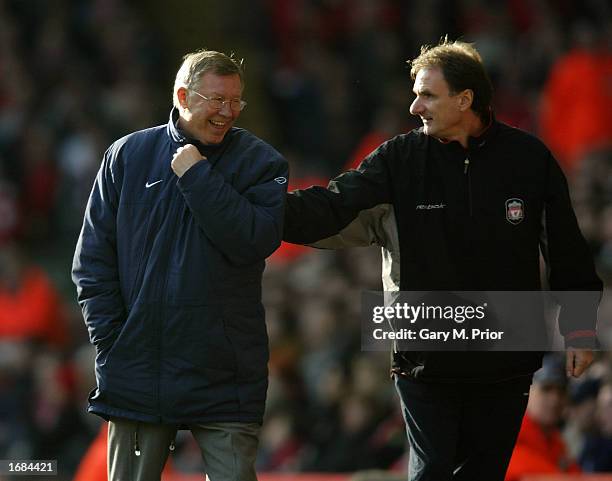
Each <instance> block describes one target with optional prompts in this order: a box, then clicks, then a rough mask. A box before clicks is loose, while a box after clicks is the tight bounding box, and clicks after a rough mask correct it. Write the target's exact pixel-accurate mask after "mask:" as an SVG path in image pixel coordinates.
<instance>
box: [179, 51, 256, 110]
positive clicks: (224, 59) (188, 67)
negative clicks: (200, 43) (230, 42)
mask: <svg viewBox="0 0 612 481" xmlns="http://www.w3.org/2000/svg"><path fill="white" fill-rule="evenodd" d="M243 62H244V60H242V59H240V60H237V59H236V58H235V57H234V54H233V53H232V54H230V55H229V56H227V55H225V54H224V53H221V52H215V51H214V50H206V49H202V50H198V51H197V52H191V53H188V54H187V55H185V56H184V57H183V64H182V65H181V67H180V68H179V70H178V72H177V73H176V80H175V81H174V89H173V91H172V99H173V103H174V106H175V107H177V108H178V107H180V105H179V101H178V97H177V95H176V91H177V90H178V89H179V87H185V88H187V89H195V88H196V87H197V86H198V84H199V83H200V79H201V78H202V75H204V74H205V73H207V72H212V73H214V74H216V75H238V76H239V77H240V84H241V85H242V87H244V72H243V70H242V64H243Z"/></svg>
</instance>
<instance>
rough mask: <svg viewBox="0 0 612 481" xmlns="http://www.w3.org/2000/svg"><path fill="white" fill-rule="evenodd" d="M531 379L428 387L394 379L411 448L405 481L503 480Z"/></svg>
mask: <svg viewBox="0 0 612 481" xmlns="http://www.w3.org/2000/svg"><path fill="white" fill-rule="evenodd" d="M530 384H531V377H528V378H520V379H516V380H512V381H505V382H501V383H494V384H467V383H456V384H442V383H437V384H426V383H423V382H417V381H415V380H413V379H412V378H408V377H403V376H399V375H395V385H396V388H397V391H398V393H399V396H400V399H401V403H402V412H403V415H404V420H405V421H406V431H407V433H408V441H409V444H410V459H409V465H408V479H409V481H451V480H452V481H503V479H504V476H505V473H506V469H507V468H508V463H509V461H510V456H511V455H512V450H513V448H514V444H515V443H516V438H517V436H518V432H519V429H520V427H521V421H522V419H523V415H524V414H525V408H526V407H527V400H528V398H529V386H530Z"/></svg>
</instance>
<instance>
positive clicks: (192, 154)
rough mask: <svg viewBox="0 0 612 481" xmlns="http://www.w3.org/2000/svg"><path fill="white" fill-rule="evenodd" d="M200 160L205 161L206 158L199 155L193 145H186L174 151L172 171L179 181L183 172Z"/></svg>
mask: <svg viewBox="0 0 612 481" xmlns="http://www.w3.org/2000/svg"><path fill="white" fill-rule="evenodd" d="M202 160H206V157H204V156H203V155H202V154H200V151H199V150H198V148H197V147H196V146H195V145H192V144H186V145H184V146H183V147H179V148H178V149H176V152H175V154H174V155H173V156H172V170H173V171H174V173H175V174H176V175H177V176H178V178H179V179H180V178H181V177H183V174H184V173H185V172H187V171H188V170H189V169H190V168H191V167H193V166H194V165H195V164H197V163H198V162H200V161H202Z"/></svg>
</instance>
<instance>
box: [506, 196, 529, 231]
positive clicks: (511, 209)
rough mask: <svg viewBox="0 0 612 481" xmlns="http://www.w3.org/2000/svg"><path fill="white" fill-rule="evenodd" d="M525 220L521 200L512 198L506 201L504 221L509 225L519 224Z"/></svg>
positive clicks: (523, 206)
mask: <svg viewBox="0 0 612 481" xmlns="http://www.w3.org/2000/svg"><path fill="white" fill-rule="evenodd" d="M524 218H525V203H524V202H523V201H522V200H521V199H517V198H512V199H508V200H507V201H506V220H507V221H508V222H510V223H511V224H515V225H516V224H519V223H520V222H521V221H522V220H523V219H524Z"/></svg>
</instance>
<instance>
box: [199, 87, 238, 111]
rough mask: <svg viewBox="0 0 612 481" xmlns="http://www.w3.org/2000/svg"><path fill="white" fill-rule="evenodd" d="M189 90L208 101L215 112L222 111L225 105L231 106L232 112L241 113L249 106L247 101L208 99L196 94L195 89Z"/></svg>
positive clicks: (219, 98) (220, 98)
mask: <svg viewBox="0 0 612 481" xmlns="http://www.w3.org/2000/svg"><path fill="white" fill-rule="evenodd" d="M189 90H191V91H192V92H193V93H194V94H196V95H198V96H200V97H202V98H203V99H204V100H206V101H207V102H208V105H209V106H210V107H211V108H212V109H215V110H221V109H222V108H223V106H224V105H225V104H229V107H230V109H232V111H234V112H240V111H241V110H244V108H245V107H246V105H247V103H246V101H244V100H241V99H227V100H224V99H223V98H222V97H206V96H205V95H202V94H201V93H200V92H196V91H195V90H193V89H189Z"/></svg>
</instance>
